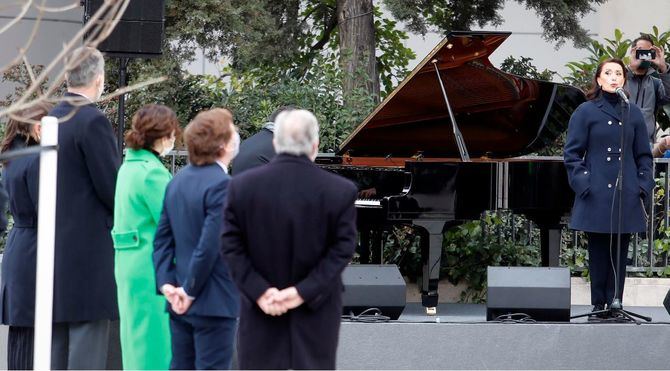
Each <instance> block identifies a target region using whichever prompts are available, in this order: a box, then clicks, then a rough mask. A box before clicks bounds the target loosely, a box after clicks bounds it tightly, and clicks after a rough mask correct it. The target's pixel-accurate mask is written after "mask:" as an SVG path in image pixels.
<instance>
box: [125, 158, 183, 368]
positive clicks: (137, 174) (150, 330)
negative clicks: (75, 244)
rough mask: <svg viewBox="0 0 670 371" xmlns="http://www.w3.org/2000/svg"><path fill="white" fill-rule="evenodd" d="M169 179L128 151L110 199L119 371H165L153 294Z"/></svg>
mask: <svg viewBox="0 0 670 371" xmlns="http://www.w3.org/2000/svg"><path fill="white" fill-rule="evenodd" d="M170 178H171V175H170V173H169V172H168V170H167V169H166V168H165V166H163V164H162V163H161V162H160V160H159V159H158V157H156V156H155V155H154V154H153V153H151V152H149V151H147V150H143V149H142V150H133V149H128V151H127V152H126V158H125V161H124V162H123V165H121V168H120V169H119V175H118V179H117V182H116V195H115V199H114V200H115V201H114V228H113V230H112V238H113V240H114V249H115V264H114V275H115V277H116V287H117V292H118V300H119V317H120V335H121V352H122V359H123V368H124V369H126V370H128V369H158V370H160V369H163V370H165V369H168V367H169V365H170V360H171V358H172V353H171V351H170V327H169V324H170V322H169V316H168V313H167V312H166V311H165V305H166V304H165V303H166V301H165V299H164V298H163V296H160V295H158V293H157V291H156V276H155V274H154V268H153V261H152V253H153V242H154V233H155V232H156V225H157V224H158V220H159V218H160V214H161V209H162V207H163V197H164V195H165V188H166V187H167V184H168V182H169V181H170Z"/></svg>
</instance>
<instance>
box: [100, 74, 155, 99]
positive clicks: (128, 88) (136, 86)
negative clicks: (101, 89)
mask: <svg viewBox="0 0 670 371" xmlns="http://www.w3.org/2000/svg"><path fill="white" fill-rule="evenodd" d="M166 80H167V77H166V76H161V77H154V78H153V79H149V80H145V81H142V82H138V83H137V84H133V85H129V86H125V87H123V88H122V89H116V90H115V91H113V92H112V93H110V94H108V95H104V96H102V97H100V99H99V100H98V102H104V101H108V100H110V99H113V98H116V97H118V96H120V95H122V94H126V93H129V92H131V91H135V90H139V89H143V88H146V87H147V86H149V85H154V84H159V83H161V82H163V81H166Z"/></svg>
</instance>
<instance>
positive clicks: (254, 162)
mask: <svg viewBox="0 0 670 371" xmlns="http://www.w3.org/2000/svg"><path fill="white" fill-rule="evenodd" d="M296 108H297V107H295V106H283V107H279V108H277V109H276V110H275V111H274V112H272V114H271V115H270V117H268V122H266V123H265V125H263V128H262V129H261V130H260V131H259V132H258V133H256V134H254V135H252V136H250V137H249V138H247V139H245V140H244V141H242V144H240V153H239V154H238V155H237V156H235V161H233V167H232V169H231V173H232V175H238V174H241V173H242V172H243V171H246V170H249V169H251V168H254V167H256V166H261V165H265V164H267V163H268V162H270V160H272V159H273V158H274V157H275V154H276V153H275V148H274V146H273V145H272V137H273V136H274V131H275V120H276V119H277V116H278V115H279V114H280V113H282V112H284V111H290V110H293V109H296Z"/></svg>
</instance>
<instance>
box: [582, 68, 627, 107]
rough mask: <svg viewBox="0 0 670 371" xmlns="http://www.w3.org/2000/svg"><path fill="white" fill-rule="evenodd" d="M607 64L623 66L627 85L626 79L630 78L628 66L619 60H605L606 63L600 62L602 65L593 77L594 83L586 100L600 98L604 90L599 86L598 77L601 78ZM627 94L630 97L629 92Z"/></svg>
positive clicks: (587, 93)
mask: <svg viewBox="0 0 670 371" xmlns="http://www.w3.org/2000/svg"><path fill="white" fill-rule="evenodd" d="M607 63H616V64H618V65H619V66H621V69H622V70H623V81H624V83H625V81H626V78H627V77H628V69H627V68H626V65H625V64H624V63H623V61H622V60H621V59H619V58H608V59H605V60H604V61H602V62H600V64H598V68H596V73H595V75H593V81H592V82H591V89H589V91H587V92H586V99H588V100H593V99H596V98H598V97H599V96H600V93H601V91H602V89H601V87H600V85H598V76H600V73H601V72H602V71H603V66H604V65H606V64H607ZM624 91H625V90H624ZM625 92H626V95H628V92H627V91H625Z"/></svg>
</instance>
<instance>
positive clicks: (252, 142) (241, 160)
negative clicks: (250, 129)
mask: <svg viewBox="0 0 670 371" xmlns="http://www.w3.org/2000/svg"><path fill="white" fill-rule="evenodd" d="M272 138H274V133H273V132H272V131H271V130H270V129H268V128H263V129H261V130H260V131H259V132H258V133H256V134H254V135H252V136H250V137H249V138H247V139H245V140H243V141H242V143H241V144H240V153H238V154H237V156H235V159H234V160H233V166H232V175H233V176H235V175H238V174H241V173H242V172H243V171H246V170H249V169H251V168H254V167H256V166H261V165H265V164H267V163H268V162H270V160H272V159H273V158H274V157H275V155H276V153H275V147H274V145H273V144H272Z"/></svg>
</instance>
